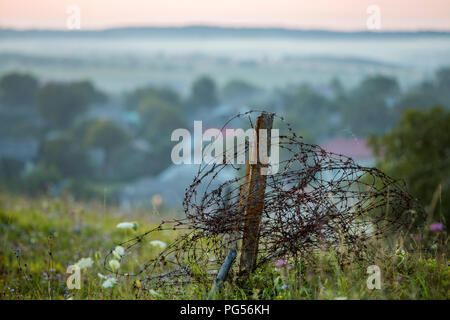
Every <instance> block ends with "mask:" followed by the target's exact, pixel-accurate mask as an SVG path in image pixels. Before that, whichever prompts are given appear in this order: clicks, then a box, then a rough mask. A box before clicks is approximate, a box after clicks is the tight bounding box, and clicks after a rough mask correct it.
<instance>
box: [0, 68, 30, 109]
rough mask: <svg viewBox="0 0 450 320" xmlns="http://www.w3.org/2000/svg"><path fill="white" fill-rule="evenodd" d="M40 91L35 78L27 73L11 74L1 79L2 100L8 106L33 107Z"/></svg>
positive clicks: (0, 92)
mask: <svg viewBox="0 0 450 320" xmlns="http://www.w3.org/2000/svg"><path fill="white" fill-rule="evenodd" d="M37 90H38V81H37V79H36V78H35V77H33V76H32V75H29V74H25V73H16V72H13V73H9V74H6V75H4V76H3V77H2V78H0V99H1V101H2V102H4V103H5V104H7V105H11V106H20V107H31V106H34V105H35V102H34V98H35V94H36V91H37Z"/></svg>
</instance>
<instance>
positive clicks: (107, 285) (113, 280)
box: [102, 278, 118, 288]
mask: <svg viewBox="0 0 450 320" xmlns="http://www.w3.org/2000/svg"><path fill="white" fill-rule="evenodd" d="M117 284H118V282H117V280H116V278H108V279H107V280H105V281H103V284H102V287H103V288H112V287H114V286H115V285H117Z"/></svg>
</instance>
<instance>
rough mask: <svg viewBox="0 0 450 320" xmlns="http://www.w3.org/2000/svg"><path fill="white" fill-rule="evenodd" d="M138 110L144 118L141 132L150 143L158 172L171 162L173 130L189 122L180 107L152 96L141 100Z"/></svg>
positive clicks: (154, 165) (154, 166) (154, 164)
mask: <svg viewBox="0 0 450 320" xmlns="http://www.w3.org/2000/svg"><path fill="white" fill-rule="evenodd" d="M138 112H139V114H140V116H141V119H142V121H141V127H140V133H141V134H142V135H143V136H144V137H145V138H146V139H147V140H148V141H149V143H150V153H151V159H152V160H151V162H152V166H153V169H154V170H156V172H158V171H159V170H162V169H164V168H166V167H167V166H169V164H170V150H171V149H172V147H173V142H172V141H171V134H172V131H173V130H175V129H178V128H186V126H187V124H186V122H185V120H184V117H183V114H182V113H181V110H180V109H179V108H177V107H176V106H175V105H172V104H170V103H168V102H166V101H163V100H160V99H158V98H156V97H152V96H149V97H146V98H144V99H143V100H142V101H141V103H140V105H139V108H138Z"/></svg>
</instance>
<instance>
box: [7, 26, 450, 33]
mask: <svg viewBox="0 0 450 320" xmlns="http://www.w3.org/2000/svg"><path fill="white" fill-rule="evenodd" d="M189 28H205V29H208V28H209V29H224V30H252V31H269V30H277V31H288V32H295V31H299V32H328V33H342V34H352V33H367V34H380V33H405V34H412V33H450V29H416V30H411V29H386V30H383V29H381V30H368V29H365V28H362V29H335V28H326V27H324V28H299V27H288V26H236V25H219V24H201V23H198V24H197V23H195V24H183V25H175V24H171V25H123V26H109V27H104V28H81V29H76V30H69V29H67V28H39V27H36V28H16V27H8V26H1V25H0V31H14V32H30V31H31V32H32V31H38V32H70V33H78V32H105V31H115V30H125V29H128V30H133V29H134V30H136V29H189Z"/></svg>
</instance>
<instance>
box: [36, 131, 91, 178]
mask: <svg viewBox="0 0 450 320" xmlns="http://www.w3.org/2000/svg"><path fill="white" fill-rule="evenodd" d="M41 160H42V161H43V162H44V163H45V164H47V165H50V166H54V167H55V168H56V169H58V171H59V172H60V173H61V174H62V175H63V176H64V177H71V178H81V177H87V176H89V175H90V174H91V173H92V166H91V164H90V163H89V157H88V154H87V150H86V149H85V148H83V146H82V145H81V144H80V141H79V140H78V139H77V137H74V138H71V137H69V136H68V135H65V136H63V137H59V138H56V139H52V140H49V141H44V142H43V144H42V147H41Z"/></svg>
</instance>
